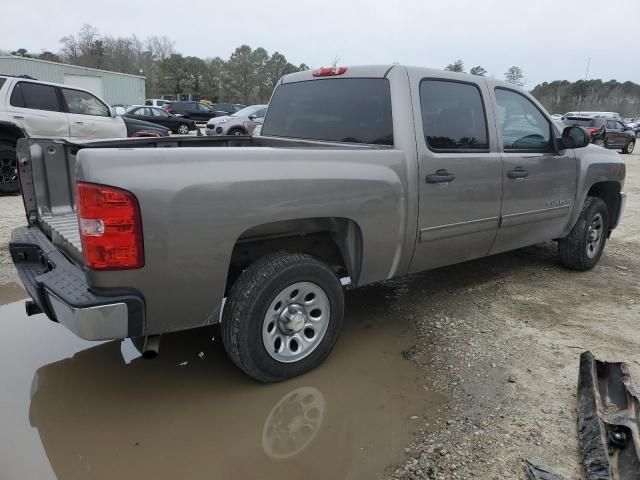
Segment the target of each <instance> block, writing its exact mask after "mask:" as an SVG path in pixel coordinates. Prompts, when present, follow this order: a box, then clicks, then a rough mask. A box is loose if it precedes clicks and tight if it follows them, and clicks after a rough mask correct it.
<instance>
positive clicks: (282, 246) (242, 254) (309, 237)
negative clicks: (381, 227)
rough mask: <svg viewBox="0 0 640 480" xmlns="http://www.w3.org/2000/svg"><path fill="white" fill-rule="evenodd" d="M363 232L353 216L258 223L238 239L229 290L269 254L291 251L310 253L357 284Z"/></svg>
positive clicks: (231, 260)
mask: <svg viewBox="0 0 640 480" xmlns="http://www.w3.org/2000/svg"><path fill="white" fill-rule="evenodd" d="M362 245H363V243H362V231H361V229H360V226H359V225H358V223H357V222H356V221H354V220H352V219H349V218H342V217H320V218H296V219H290V220H284V221H277V222H272V223H265V224H261V225H255V226H253V227H251V228H249V229H247V230H245V231H244V232H243V233H242V234H241V235H240V236H239V237H238V239H237V240H236V242H235V244H234V246H233V250H232V253H231V258H230V261H229V268H228V272H227V282H226V289H227V290H228V289H229V288H230V287H231V285H233V282H234V281H235V280H236V279H237V278H238V276H239V275H240V273H242V271H243V270H244V269H245V268H246V267H247V266H248V265H250V264H251V263H253V262H255V261H256V260H258V259H259V258H262V257H264V256H265V255H268V254H271V253H274V252H278V251H290V252H298V253H308V254H310V255H313V256H315V257H317V258H319V259H321V260H323V261H325V262H326V263H327V264H329V265H330V266H331V267H332V268H333V270H334V271H335V272H336V274H338V275H339V276H349V277H350V279H351V283H352V284H354V285H357V283H358V279H359V276H360V271H361V266H362Z"/></svg>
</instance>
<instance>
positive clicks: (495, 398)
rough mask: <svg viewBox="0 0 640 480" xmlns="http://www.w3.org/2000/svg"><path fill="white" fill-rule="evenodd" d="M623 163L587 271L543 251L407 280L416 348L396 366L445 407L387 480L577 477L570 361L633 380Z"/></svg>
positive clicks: (637, 268) (634, 303) (629, 226)
mask: <svg viewBox="0 0 640 480" xmlns="http://www.w3.org/2000/svg"><path fill="white" fill-rule="evenodd" d="M625 157H626V162H627V182H626V186H625V190H626V192H627V194H628V195H629V198H628V202H627V208H626V213H625V217H624V219H623V221H622V223H621V225H620V227H619V228H618V229H617V230H616V231H615V232H614V233H613V236H612V238H611V239H610V240H609V242H608V244H607V247H606V250H605V254H604V256H603V257H602V260H601V262H600V264H599V265H598V266H597V267H596V268H594V269H593V270H592V271H590V272H583V273H580V272H573V271H568V270H566V269H564V268H562V267H561V266H560V264H559V262H558V259H557V247H556V244H555V243H554V242H549V243H547V244H542V245H536V246H533V247H528V248H525V249H522V250H519V251H516V252H512V253H508V254H504V255H498V256H495V257H491V258H486V259H481V260H478V261H474V262H470V263H466V264H463V265H459V266H453V267H448V268H446V269H439V270H436V271H433V272H427V273H423V274H420V275H418V276H416V277H417V278H418V280H416V281H414V282H409V287H408V288H409V291H408V293H407V295H409V296H411V298H412V300H414V299H415V298H419V299H421V300H420V301H417V302H415V305H416V306H415V308H414V311H413V313H412V316H413V324H414V326H415V328H416V330H417V331H418V336H419V339H420V342H419V343H418V344H417V345H415V346H414V347H412V348H411V349H409V350H408V351H407V352H405V353H404V358H405V359H407V360H408V361H413V362H416V363H417V364H418V365H419V366H421V367H422V368H423V370H424V381H425V388H428V389H433V390H435V391H437V392H439V393H441V394H443V395H445V396H446V397H447V398H448V400H449V403H448V408H447V409H446V411H445V416H444V417H443V418H436V419H430V418H425V419H423V428H422V430H421V432H420V433H419V434H418V435H417V436H416V439H415V442H414V443H413V444H412V445H410V446H408V447H407V448H406V449H405V452H406V459H405V461H404V462H403V463H401V464H398V465H395V466H393V467H390V469H389V474H388V476H389V477H390V478H392V479H396V480H400V479H403V480H404V479H456V478H459V479H471V478H473V479H516V478H522V479H524V478H526V477H525V474H524V470H523V466H524V463H525V461H526V460H531V461H532V462H533V463H536V464H542V465H546V466H548V467H549V469H550V471H552V472H554V473H556V474H559V475H562V476H563V477H564V478H566V479H583V478H585V477H584V472H583V470H582V467H581V457H580V455H579V450H578V440H577V431H576V419H577V417H576V415H577V411H576V388H577V377H578V358H579V355H580V353H582V352H583V351H584V350H587V349H590V350H592V351H593V352H594V354H595V355H596V356H597V357H599V358H601V359H603V360H611V361H625V362H627V363H628V364H629V365H630V369H631V372H632V375H633V378H635V379H636V380H638V379H640V359H639V358H638V354H637V352H638V351H639V350H640V332H639V330H638V328H637V321H638V319H639V318H640V258H639V257H638V252H639V251H640V200H639V198H640V195H639V194H640V155H627V156H625ZM412 285H419V286H420V288H421V290H420V291H412ZM425 285H426V286H427V288H425Z"/></svg>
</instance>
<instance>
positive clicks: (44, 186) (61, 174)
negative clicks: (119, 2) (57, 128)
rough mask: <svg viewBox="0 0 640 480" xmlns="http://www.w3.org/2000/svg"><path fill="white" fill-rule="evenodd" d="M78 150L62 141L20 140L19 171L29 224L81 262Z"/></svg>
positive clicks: (69, 255)
mask: <svg viewBox="0 0 640 480" xmlns="http://www.w3.org/2000/svg"><path fill="white" fill-rule="evenodd" d="M77 151H78V147H77V146H75V145H72V144H68V143H66V142H63V141H59V140H35V139H21V140H20V141H19V142H18V167H19V168H18V171H19V174H20V186H21V188H22V198H23V202H24V207H25V212H26V214H27V220H28V223H29V225H30V226H37V227H38V228H39V229H40V230H42V232H44V234H45V235H46V236H47V237H48V238H49V239H50V240H51V242H52V243H53V245H54V246H55V247H57V248H58V249H60V250H61V251H62V252H64V253H65V254H66V255H67V256H68V257H70V258H71V259H72V260H73V261H75V262H77V263H82V246H81V245H80V235H79V232H78V219H77V216H76V211H75V199H74V185H75V180H76V167H75V164H76V153H77Z"/></svg>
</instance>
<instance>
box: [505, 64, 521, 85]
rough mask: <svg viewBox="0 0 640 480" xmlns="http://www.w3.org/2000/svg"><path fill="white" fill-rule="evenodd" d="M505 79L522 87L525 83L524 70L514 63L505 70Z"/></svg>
mask: <svg viewBox="0 0 640 480" xmlns="http://www.w3.org/2000/svg"><path fill="white" fill-rule="evenodd" d="M504 79H505V80H506V81H507V82H509V83H513V84H514V85H518V86H519V87H522V86H523V85H524V72H523V71H522V69H521V68H520V67H517V66H515V65H513V66H512V67H509V70H507V71H506V72H505V74H504Z"/></svg>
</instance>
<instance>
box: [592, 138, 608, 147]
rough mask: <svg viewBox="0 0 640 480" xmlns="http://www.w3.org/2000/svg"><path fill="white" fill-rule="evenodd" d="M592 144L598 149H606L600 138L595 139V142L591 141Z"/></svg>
mask: <svg viewBox="0 0 640 480" xmlns="http://www.w3.org/2000/svg"><path fill="white" fill-rule="evenodd" d="M593 144H594V145H598V146H599V147H603V148H606V147H607V144H606V143H605V142H604V140H603V139H601V138H597V139H595V140H594V141H593Z"/></svg>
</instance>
